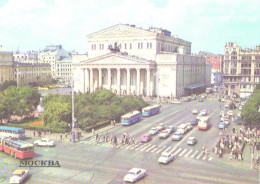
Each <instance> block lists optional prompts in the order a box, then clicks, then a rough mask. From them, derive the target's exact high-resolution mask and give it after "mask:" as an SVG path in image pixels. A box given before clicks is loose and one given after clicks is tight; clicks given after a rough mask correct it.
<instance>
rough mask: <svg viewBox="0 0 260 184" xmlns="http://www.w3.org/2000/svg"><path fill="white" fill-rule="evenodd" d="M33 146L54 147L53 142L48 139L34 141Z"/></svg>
mask: <svg viewBox="0 0 260 184" xmlns="http://www.w3.org/2000/svg"><path fill="white" fill-rule="evenodd" d="M34 145H35V146H52V147H53V146H55V142H54V141H51V140H50V139H47V138H43V139H41V140H36V141H34Z"/></svg>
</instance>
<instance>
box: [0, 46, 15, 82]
mask: <svg viewBox="0 0 260 184" xmlns="http://www.w3.org/2000/svg"><path fill="white" fill-rule="evenodd" d="M11 80H13V52H10V51H6V50H5V49H3V48H2V46H0V84H2V83H3V82H5V81H11Z"/></svg>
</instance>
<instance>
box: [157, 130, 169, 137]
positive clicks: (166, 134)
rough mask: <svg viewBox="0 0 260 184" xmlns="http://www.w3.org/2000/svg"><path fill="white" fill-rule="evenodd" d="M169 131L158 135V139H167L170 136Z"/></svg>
mask: <svg viewBox="0 0 260 184" xmlns="http://www.w3.org/2000/svg"><path fill="white" fill-rule="evenodd" d="M170 134H171V133H170V131H169V130H163V131H162V132H161V133H160V134H159V138H161V139H166V138H167V137H169V136H170Z"/></svg>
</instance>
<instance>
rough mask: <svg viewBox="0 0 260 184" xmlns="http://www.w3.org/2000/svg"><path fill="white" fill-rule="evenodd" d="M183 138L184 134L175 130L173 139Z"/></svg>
mask: <svg viewBox="0 0 260 184" xmlns="http://www.w3.org/2000/svg"><path fill="white" fill-rule="evenodd" d="M182 138H183V136H182V134H181V133H180V132H175V133H174V134H173V136H172V140H173V141H179V140H181V139H182Z"/></svg>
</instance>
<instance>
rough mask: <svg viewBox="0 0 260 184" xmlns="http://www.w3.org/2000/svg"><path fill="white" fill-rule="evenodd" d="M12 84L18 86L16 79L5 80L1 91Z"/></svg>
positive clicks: (0, 86)
mask: <svg viewBox="0 0 260 184" xmlns="http://www.w3.org/2000/svg"><path fill="white" fill-rule="evenodd" d="M10 86H17V83H16V81H5V82H3V84H1V85H0V91H4V90H6V89H7V88H9V87H10Z"/></svg>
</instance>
